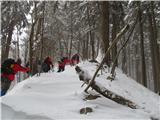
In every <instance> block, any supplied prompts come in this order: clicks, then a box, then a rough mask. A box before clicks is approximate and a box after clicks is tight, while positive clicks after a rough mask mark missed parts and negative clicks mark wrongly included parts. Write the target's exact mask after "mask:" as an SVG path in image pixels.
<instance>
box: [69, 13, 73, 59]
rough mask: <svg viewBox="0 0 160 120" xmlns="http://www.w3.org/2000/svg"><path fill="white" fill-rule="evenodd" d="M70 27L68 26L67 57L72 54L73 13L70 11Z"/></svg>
mask: <svg viewBox="0 0 160 120" xmlns="http://www.w3.org/2000/svg"><path fill="white" fill-rule="evenodd" d="M70 22H71V24H70V26H71V28H70V48H69V58H71V55H72V41H73V13H71V21H70Z"/></svg>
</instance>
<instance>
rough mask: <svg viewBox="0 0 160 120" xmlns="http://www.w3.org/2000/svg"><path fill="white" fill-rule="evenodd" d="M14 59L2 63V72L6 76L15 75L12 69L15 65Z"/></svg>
mask: <svg viewBox="0 0 160 120" xmlns="http://www.w3.org/2000/svg"><path fill="white" fill-rule="evenodd" d="M15 63H16V62H15V60H14V59H11V58H9V59H7V60H5V61H4V62H3V63H2V66H1V72H2V73H6V74H14V70H13V69H12V65H13V64H15Z"/></svg>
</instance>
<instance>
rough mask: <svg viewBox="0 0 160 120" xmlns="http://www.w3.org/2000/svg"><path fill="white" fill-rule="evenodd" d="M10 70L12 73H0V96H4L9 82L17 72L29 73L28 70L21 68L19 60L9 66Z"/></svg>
mask: <svg viewBox="0 0 160 120" xmlns="http://www.w3.org/2000/svg"><path fill="white" fill-rule="evenodd" d="M10 69H12V71H13V72H12V73H7V72H3V71H2V73H1V96H3V95H5V94H6V93H7V91H8V89H9V87H10V85H11V82H12V81H13V80H14V79H15V75H16V73H17V72H29V71H30V69H29V68H25V67H22V66H21V59H18V60H17V62H15V63H14V64H11V66H10Z"/></svg>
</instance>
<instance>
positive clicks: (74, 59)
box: [71, 54, 79, 65]
mask: <svg viewBox="0 0 160 120" xmlns="http://www.w3.org/2000/svg"><path fill="white" fill-rule="evenodd" d="M78 63H79V55H78V54H75V55H73V56H72V58H71V65H76V64H78Z"/></svg>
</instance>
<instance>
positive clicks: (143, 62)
mask: <svg viewBox="0 0 160 120" xmlns="http://www.w3.org/2000/svg"><path fill="white" fill-rule="evenodd" d="M137 4H138V16H139V17H138V18H139V30H140V47H141V77H142V78H141V81H142V83H143V85H144V86H145V87H147V77H146V63H145V55H144V38H143V36H144V35H143V23H142V11H141V5H140V4H141V2H138V3H137Z"/></svg>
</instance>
